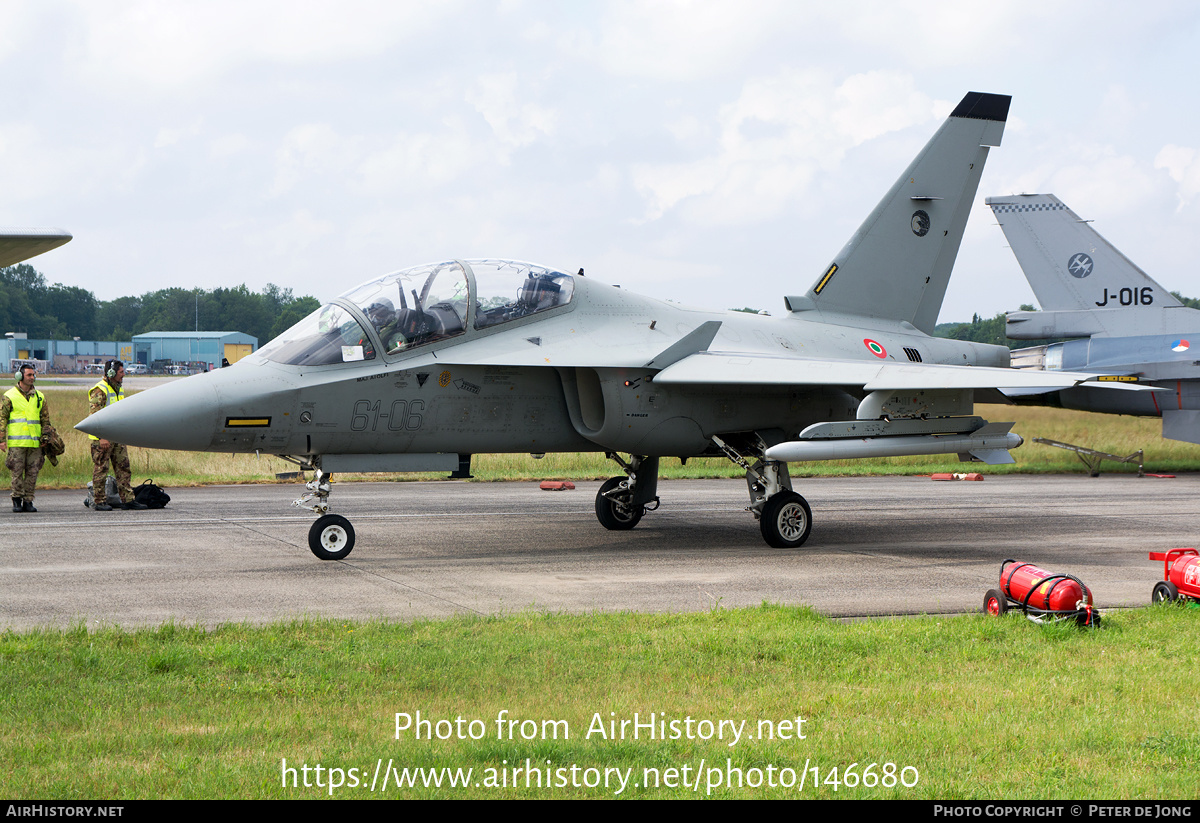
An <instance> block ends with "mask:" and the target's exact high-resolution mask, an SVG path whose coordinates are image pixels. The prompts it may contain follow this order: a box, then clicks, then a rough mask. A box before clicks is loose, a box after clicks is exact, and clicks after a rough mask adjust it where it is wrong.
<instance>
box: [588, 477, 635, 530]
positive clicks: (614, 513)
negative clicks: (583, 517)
mask: <svg viewBox="0 0 1200 823" xmlns="http://www.w3.org/2000/svg"><path fill="white" fill-rule="evenodd" d="M624 481H625V478H624V477H610V478H608V479H607V480H605V481H604V485H603V486H601V487H600V491H598V492H597V493H596V519H597V520H599V521H600V525H601V526H603V527H604V528H606V529H608V530H609V531H614V532H621V531H627V530H629V529H632V528H633V527H634V526H636V525H637V524H638V521H639V520H641V519H642V515H643V514H644V513H645V510H644V509H643V508H642V507H641V506H634V505H633V492H632V491H630V490H626V491H624V492H623V493H621V494H618V495H617V499H618V500H620V502H621V503H624V504H625V506H626V507H627V508H625V509H621V508H620V507H619V506H618V505H617V503H616V501H614V500H613V499H612V498H611V497H609V496H608V494H607V493H608V492H610V491H612V490H613V489H615V488H617V487H618V486H620V485H621V484H622V483H623V482H624Z"/></svg>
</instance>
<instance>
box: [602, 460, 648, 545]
mask: <svg viewBox="0 0 1200 823" xmlns="http://www.w3.org/2000/svg"><path fill="white" fill-rule="evenodd" d="M604 456H605V457H607V458H608V459H609V460H613V461H615V462H616V463H617V464H619V465H620V466H621V468H622V469H624V470H625V476H624V477H619V476H618V477H610V478H609V479H608V480H605V481H604V485H602V486H601V487H600V491H599V492H597V493H596V519H597V520H599V521H600V525H601V526H603V527H604V528H606V529H608V530H609V531H625V530H627V529H632V528H633V527H634V526H636V525H637V524H638V521H639V520H641V519H642V515H643V514H645V513H646V512H652V511H654V510H655V509H657V508H658V497H656V496H655V494H654V493H655V492H656V491H658V458H657V457H640V456H638V455H636V454H635V455H630V457H629V462H628V463H626V462H625V461H624V460H622V459H621V456H620V455H619V454H616V453H615V452H607V453H606V454H605V455H604Z"/></svg>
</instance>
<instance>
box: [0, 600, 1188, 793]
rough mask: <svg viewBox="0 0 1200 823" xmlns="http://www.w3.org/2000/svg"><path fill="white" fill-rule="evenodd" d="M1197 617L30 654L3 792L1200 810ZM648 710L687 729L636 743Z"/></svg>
mask: <svg viewBox="0 0 1200 823" xmlns="http://www.w3.org/2000/svg"><path fill="white" fill-rule="evenodd" d="M1198 618H1200V611H1198V610H1197V609H1195V608H1186V607H1171V606H1167V607H1163V606H1157V607H1153V608H1145V609H1137V610H1132V611H1126V612H1120V613H1113V614H1110V615H1107V616H1106V617H1105V621H1104V625H1103V626H1102V627H1101V628H1100V629H1098V630H1092V631H1085V630H1080V629H1077V628H1076V627H1074V625H1062V626H1037V625H1034V624H1032V623H1030V622H1028V621H1026V620H1025V619H1024V618H1022V617H1020V616H1018V615H1014V614H1010V615H1008V616H1006V617H1002V618H991V617H985V616H982V615H980V616H975V617H962V618H949V619H948V618H932V617H930V618H915V619H901V620H875V621H869V622H861V623H853V624H843V623H838V622H834V621H830V620H827V619H825V618H822V617H819V616H817V615H816V614H814V613H812V612H811V611H808V610H806V609H802V608H784V607H774V606H763V607H762V608H758V609H739V610H714V611H711V612H706V613H699V614H681V615H643V614H591V615H574V616H568V615H550V614H540V613H539V614H515V615H509V616H504V617H495V618H456V619H451V620H446V621H438V622H418V623H413V624H403V625H402V624H394V623H365V624H359V623H345V622H337V621H323V622H311V623H297V624H288V625H277V626H268V627H262V628H251V627H246V626H224V627H220V628H216V629H212V630H205V629H202V628H191V627H183V626H178V625H167V626H164V627H161V628H159V629H156V630H144V631H136V632H124V631H120V630H117V629H107V630H100V631H96V632H89V631H87V630H86V629H84V628H82V627H81V628H78V629H76V630H70V631H45V632H32V633H27V634H13V633H8V634H5V635H2V636H0V664H2V665H0V693H3V694H4V695H5V698H4V700H3V702H2V704H0V706H2V708H0V711H2V712H3V730H4V731H3V734H2V735H0V757H3V762H4V763H5V769H4V770H3V773H2V774H0V795H2V796H5V797H10V798H57V799H66V798H109V799H117V800H120V799H131V798H147V797H166V798H213V797H218V798H219V797H239V798H317V797H329V796H331V795H332V796H334V797H342V798H354V797H358V798H364V797H384V798H401V797H444V798H459V797H476V798H498V797H527V798H547V797H613V796H621V797H632V798H661V797H707V796H711V797H723V798H750V797H805V798H835V797H837V798H924V799H933V798H941V799H952V798H994V799H1006V800H1013V799H1054V798H1059V799H1062V798H1077V799H1078V798H1084V799H1104V798H1123V799H1150V798H1159V799H1166V798H1182V799H1187V798H1195V797H1196V796H1197V795H1198V794H1200V774H1198V773H1197V771H1196V768H1195V766H1196V763H1197V760H1198V758H1200V733H1198V732H1197V730H1196V725H1195V722H1194V715H1195V706H1196V700H1195V697H1196V685H1195V674H1196V671H1197V670H1198V668H1200V651H1198V649H1197V645H1196V643H1195V637H1196V631H1195V625H1196V620H1197V619H1198ZM418 712H419V713H420V719H421V720H424V721H426V723H427V724H428V725H427V726H418V725H417V720H418V717H417V713H418ZM635 713H636V714H637V716H638V719H639V720H640V721H641V722H642V723H643V724H645V723H646V722H647V720H648V719H649V716H650V715H651V714H652V713H653V715H654V719H655V721H656V724H657V723H658V722H660V721H664V720H665V721H666V723H667V725H666V726H658V725H656V726H655V736H654V738H653V739H652V738H651V737H650V733H649V730H648V728H647V727H646V726H645V725H643V727H642V728H641V731H640V732H639V734H638V737H637V739H634V737H633V726H632V725H629V722H631V721H633V720H634V715H635ZM397 714H400V715H401V716H402V717H401V718H400V719H399V720H398V719H397ZM406 718H407V719H406ZM689 718H690V723H689ZM498 720H500V721H501V722H500V723H499V724H498V723H497V721H498ZM510 721H511V725H510ZM610 721H616V723H617V725H615V726H610V725H609V723H610ZM621 721H627V723H626V726H625V730H624V731H625V735H624V739H621V726H620V722H621ZM672 721H674V725H672ZM722 721H726V722H725V723H722ZM398 725H399V726H400V730H399V731H398V730H397V726H398ZM601 729H603V732H601ZM659 730H661V731H664V732H666V734H665V739H664V738H663V737H661V736H659V734H658V732H659ZM613 731H615V732H616V734H615V735H611V732H613ZM418 732H419V735H420V739H418ZM718 734H719V735H720V736H719V737H718ZM801 734H802V735H803V738H802V739H801V737H800V735H801ZM735 735H738V736H737V737H736V738H735ZM476 736H477V737H478V739H472V738H473V737H476ZM431 738H432V739H431ZM768 738H773V739H768ZM285 761H286V763H285ZM872 764H874V765H872ZM889 764H891V765H889ZM318 765H320V766H321V769H322V772H320V773H318V772H317V771H316V767H317V766H318ZM305 766H307V767H308V768H309V771H308V772H305V771H304V770H303V767H305ZM530 766H532V769H531V770H528V771H527V769H528V768H529V767H530ZM288 768H291V769H294V770H295V771H294V772H288V771H287V769H288ZM417 769H421V770H427V771H422V772H418V771H415V770H417ZM467 769H470V770H471V777H470V779H469V780H467V781H466V782H467V785H465V786H461V785H460V786H454V787H451V786H450V785H449V783H448V782H449V780H450V779H451V776H452V775H455V774H458V775H459V776H460V777H465V770H467ZM513 769H520V770H521V771H518V772H516V773H515V774H514V772H513ZM331 770H333V771H331ZM445 770H448V771H445ZM456 770H462V771H461V772H456ZM535 770H536V771H537V776H535V775H534V771H535ZM377 771H382V772H386V774H387V776H388V777H387V779H388V781H389V782H388V784H387V786H386V788H385V787H384V786H383V785H382V784H381V783H380V782H379V781H380V779H381V778H379V777H378V776H377V775H376V772H377ZM435 776H436V779H440V780H442V781H443V785H442V786H440V787H437V786H433V785H430V786H426V785H424V783H425V781H430V780H434V779H435ZM306 778H307V780H308V783H309V785H308V786H305V785H304V783H305V779H306ZM397 779H399V780H400V781H402V782H406V783H415V784H416V785H403V786H402V787H397V786H396V785H395V781H396V780H397ZM456 779H457V778H456ZM539 779H540V780H541V781H542V783H541V786H540V787H539V786H538V784H537V782H536V781H537V780H539ZM801 779H803V780H804V785H803V788H801V786H800V781H801ZM373 780H374V781H375V788H374V790H372V789H371V785H372V781H373ZM527 780H528V781H529V785H528V786H527V785H526V781H527ZM606 780H607V785H605V781H606ZM622 780H624V785H623V788H622ZM731 781H732V782H733V783H734V785H732V786H731V785H730V782H731ZM588 782H591V783H594V784H595V785H591V786H589V785H585V784H587V783H588ZM772 782H773V783H774V785H771V784H772ZM872 782H873V785H869V786H868V785H865V783H872ZM331 783H333V784H338V783H340V785H333V786H332V787H331V785H330V784H331ZM489 783H492V784H494V785H489ZM514 783H515V785H514ZM685 783H686V785H685ZM285 784H286V785H285ZM647 784H648V785H647Z"/></svg>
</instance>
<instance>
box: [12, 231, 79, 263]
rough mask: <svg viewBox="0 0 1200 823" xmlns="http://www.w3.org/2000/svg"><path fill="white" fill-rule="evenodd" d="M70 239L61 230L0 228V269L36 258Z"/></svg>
mask: <svg viewBox="0 0 1200 823" xmlns="http://www.w3.org/2000/svg"><path fill="white" fill-rule="evenodd" d="M70 239H71V235H70V234H69V233H67V232H65V231H63V230H62V229H13V228H0V267H4V266H13V265H16V264H17V263H20V262H21V261H22V260H28V259H29V258H30V257H37V256H38V255H39V254H42V253H43V252H48V251H50V250H51V249H57V248H58V247H59V246H61V245H63V244H64V243H66V242H68V241H69V240H70Z"/></svg>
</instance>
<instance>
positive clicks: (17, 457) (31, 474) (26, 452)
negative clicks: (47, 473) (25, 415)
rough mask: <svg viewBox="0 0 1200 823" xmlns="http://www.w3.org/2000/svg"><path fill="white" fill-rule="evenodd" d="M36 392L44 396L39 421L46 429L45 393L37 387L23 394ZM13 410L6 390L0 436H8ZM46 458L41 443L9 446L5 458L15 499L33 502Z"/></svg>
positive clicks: (0, 413) (2, 398)
mask: <svg viewBox="0 0 1200 823" xmlns="http://www.w3.org/2000/svg"><path fill="white" fill-rule="evenodd" d="M15 391H19V392H20V391H21V389H20V388H19V387H17V388H16V389H15ZM35 393H36V394H37V395H38V396H40V397H41V398H42V401H41V403H40V404H39V405H40V406H41V414H40V415H39V423H40V425H41V427H42V430H43V431H45V430H46V429H48V428H49V427H50V412H49V410H48V409H47V408H46V406H47V404H46V400H45V395H43V394H42V393H41V392H39V391H38V390H37V389H32V390H31V391H30V393H29V394H26V393H25V392H21V395H22V396H23V397H25V398H26V399H28V398H29V397H31V396H32V395H33V394H35ZM12 410H13V401H12V399H11V398H9V397H8V392H5V393H4V395H3V396H0V436H5V437H6V436H7V435H6V434H5V433H6V432H7V430H8V421H9V416H10V415H11V414H12ZM44 459H45V458H44V456H43V455H42V449H41V446H40V445H38V446H32V447H29V448H24V447H22V446H9V447H8V455H7V456H6V457H5V459H4V465H5V466H7V467H8V470H9V471H10V472H12V496H13V500H26V501H28V502H29V503H30V504H32V503H33V495H34V493H35V491H36V490H37V478H38V472H39V471H41V470H42V462H43V460H44Z"/></svg>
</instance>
